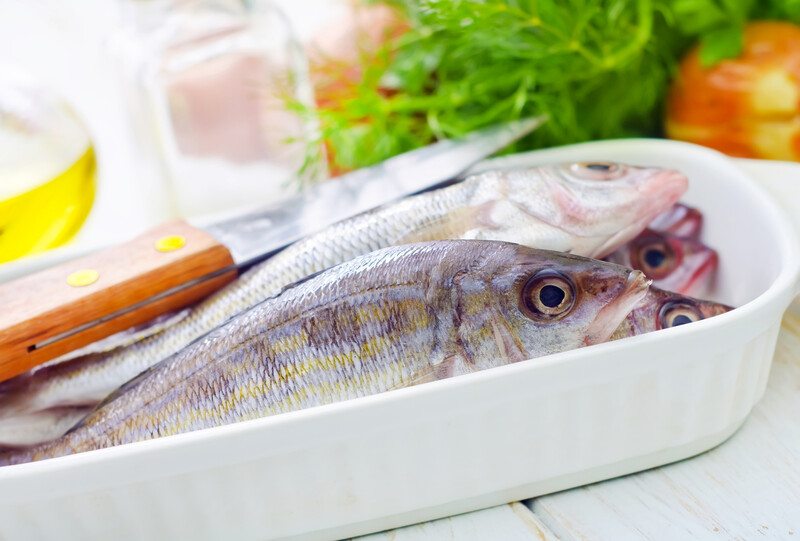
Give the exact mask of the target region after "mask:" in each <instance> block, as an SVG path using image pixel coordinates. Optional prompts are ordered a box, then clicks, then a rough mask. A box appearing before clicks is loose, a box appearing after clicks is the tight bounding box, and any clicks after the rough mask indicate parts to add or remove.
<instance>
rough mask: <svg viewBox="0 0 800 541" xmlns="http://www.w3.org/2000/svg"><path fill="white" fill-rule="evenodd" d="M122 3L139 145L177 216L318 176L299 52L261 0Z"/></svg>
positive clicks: (268, 198) (240, 202)
mask: <svg viewBox="0 0 800 541" xmlns="http://www.w3.org/2000/svg"><path fill="white" fill-rule="evenodd" d="M122 7H123V10H122V15H123V27H124V31H123V33H122V35H121V36H120V37H119V39H120V41H119V42H118V43H121V44H122V46H121V47H120V48H119V49H118V51H121V54H122V60H123V63H124V68H125V74H126V75H125V77H124V78H125V80H127V81H128V82H130V83H132V84H130V85H128V94H129V95H128V103H129V107H130V110H131V115H132V117H133V118H132V120H133V121H134V123H135V124H136V133H137V134H138V138H139V144H140V147H141V148H140V150H141V155H142V156H143V157H147V156H149V157H152V158H154V159H156V160H158V161H159V162H160V164H161V168H160V170H161V173H162V174H163V175H164V177H165V178H166V179H167V181H168V184H169V185H170V186H171V192H172V195H173V200H174V203H175V211H176V214H178V215H180V216H184V217H197V216H208V215H210V214H217V215H218V214H228V213H231V212H244V211H246V210H248V209H250V208H253V207H258V206H263V205H265V204H270V203H274V202H276V201H280V200H282V199H284V198H286V197H288V196H290V195H292V194H294V193H296V192H297V191H298V188H299V187H301V186H302V185H303V184H304V183H307V182H309V181H314V180H316V179H318V178H321V177H322V176H324V175H325V170H324V160H323V159H321V157H322V154H321V152H322V151H321V149H320V148H318V147H315V146H314V145H312V144H311V141H314V140H315V133H314V125H313V123H312V122H310V121H309V120H308V118H309V117H310V115H309V114H308V113H309V112H310V111H311V110H312V104H313V98H312V91H311V87H310V83H309V81H308V73H307V65H306V61H305V58H304V55H303V51H302V49H301V48H300V47H299V46H298V45H297V43H296V42H295V39H294V37H293V35H292V31H291V27H290V25H289V23H288V21H287V20H286V19H285V17H284V16H283V15H282V14H281V12H280V11H279V10H278V9H277V8H276V7H275V6H274V5H273V4H272V3H271V2H269V1H267V0H252V1H247V0H122ZM301 109H304V110H305V113H306V114H299V113H298V112H297V111H298V110H301ZM147 147H150V148H147Z"/></svg>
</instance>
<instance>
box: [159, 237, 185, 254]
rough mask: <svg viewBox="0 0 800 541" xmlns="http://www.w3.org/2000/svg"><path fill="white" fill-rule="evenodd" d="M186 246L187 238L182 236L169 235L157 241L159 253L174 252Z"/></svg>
mask: <svg viewBox="0 0 800 541" xmlns="http://www.w3.org/2000/svg"><path fill="white" fill-rule="evenodd" d="M184 246H186V237H184V236H182V235H169V236H166V237H161V238H160V239H158V240H157V241H156V250H158V251H159V252H174V251H175V250H180V249H181V248H183V247H184Z"/></svg>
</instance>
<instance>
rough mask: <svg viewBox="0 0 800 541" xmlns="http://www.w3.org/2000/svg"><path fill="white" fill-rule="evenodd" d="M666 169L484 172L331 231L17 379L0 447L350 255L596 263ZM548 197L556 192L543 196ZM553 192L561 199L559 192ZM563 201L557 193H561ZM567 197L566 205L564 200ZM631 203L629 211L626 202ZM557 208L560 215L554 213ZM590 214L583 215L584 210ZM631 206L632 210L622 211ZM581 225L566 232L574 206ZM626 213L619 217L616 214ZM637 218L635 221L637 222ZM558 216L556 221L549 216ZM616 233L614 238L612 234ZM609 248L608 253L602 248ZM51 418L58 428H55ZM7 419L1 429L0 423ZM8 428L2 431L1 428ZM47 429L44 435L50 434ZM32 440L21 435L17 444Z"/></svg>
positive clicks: (674, 186)
mask: <svg viewBox="0 0 800 541" xmlns="http://www.w3.org/2000/svg"><path fill="white" fill-rule="evenodd" d="M685 187H686V179H685V177H683V176H681V175H679V174H677V173H675V172H671V171H666V170H659V169H654V168H633V167H629V168H627V170H626V174H625V175H624V176H622V177H620V178H619V179H616V180H603V181H601V182H596V181H587V180H586V179H582V178H577V177H575V175H574V174H573V170H572V169H570V168H569V167H566V166H548V167H542V168H533V169H526V170H519V171H512V172H502V171H501V172H489V173H484V174H481V175H477V176H474V177H471V178H469V179H466V180H465V181H463V182H460V183H458V184H455V185H452V186H448V187H446V188H442V189H438V190H433V191H430V192H427V193H424V194H420V195H417V196H414V197H409V198H407V199H404V200H402V201H399V202H397V203H394V204H391V205H387V206H385V207H382V208H379V209H376V210H374V211H370V212H367V213H365V214H362V215H359V216H355V217H353V218H350V219H348V220H345V221H343V222H340V223H337V224H334V225H332V226H330V227H328V228H326V229H325V230H323V231H321V232H319V233H317V234H314V235H312V236H310V237H308V238H306V239H304V240H302V241H300V242H298V243H296V244H294V245H292V246H290V247H289V248H287V249H286V250H284V251H283V252H281V253H279V254H277V255H276V256H274V257H273V258H271V259H269V260H267V261H266V262H264V263H261V264H260V265H258V266H256V267H254V268H253V269H251V270H249V271H247V272H245V273H244V274H243V275H242V276H241V277H240V278H239V279H238V280H237V281H236V282H234V283H233V284H231V285H229V286H227V287H226V288H224V289H222V290H220V291H219V292H217V293H216V294H214V295H212V296H210V297H209V298H208V299H206V300H204V301H202V302H201V303H199V304H198V305H196V306H195V307H194V308H193V309H192V310H191V311H190V313H189V314H188V315H187V316H185V317H183V318H182V319H180V320H179V321H177V323H175V324H173V325H171V326H170V327H169V328H167V329H165V330H163V331H162V332H159V333H158V334H155V335H153V336H150V337H148V338H145V339H143V340H141V341H138V342H136V343H134V344H131V345H128V346H126V347H121V348H117V349H113V350H111V351H106V352H102V353H95V354H91V355H87V356H84V357H80V358H77V359H73V360H70V361H68V362H63V363H60V364H56V365H51V366H48V367H44V368H41V369H39V370H37V371H34V372H32V373H28V374H24V375H22V376H20V377H18V378H15V379H14V380H10V381H8V382H5V383H3V384H2V385H0V445H2V444H3V443H5V444H18V440H17V441H15V440H14V438H15V437H16V434H15V432H14V431H13V426H14V422H13V420H14V417H15V416H19V415H24V414H30V413H32V412H42V416H41V423H40V426H39V427H37V428H35V429H34V427H33V421H34V420H35V417H33V416H29V417H28V420H29V424H28V426H29V427H31V431H33V432H38V433H39V434H41V436H40V439H39V441H44V440H46V439H49V438H48V435H49V437H50V438H52V437H53V436H55V435H58V432H56V431H55V426H56V424H55V423H54V420H55V419H56V418H52V416H48V409H49V408H54V407H59V406H78V407H75V408H74V412H73V415H74V417H75V421H77V420H79V419H80V418H81V417H82V416H83V415H85V413H86V406H89V407H91V406H93V405H95V404H96V403H97V402H99V401H100V400H102V399H103V398H104V397H105V396H107V395H108V393H110V392H111V391H113V390H114V389H115V388H116V387H118V386H119V385H121V384H122V383H124V382H125V381H127V380H129V379H130V378H132V377H134V376H136V375H137V374H138V373H140V372H141V371H142V370H144V369H146V368H148V367H149V366H152V365H153V364H155V363H156V362H158V361H160V360H162V359H164V358H166V357H168V356H169V355H171V354H173V353H175V352H177V351H179V350H180V349H181V348H184V347H186V346H187V345H188V344H190V343H191V342H192V341H194V340H196V339H198V338H199V337H201V336H203V335H204V334H205V333H207V332H209V331H211V330H213V329H215V328H217V327H218V326H220V325H221V324H222V323H224V322H225V321H227V320H228V319H229V318H230V317H232V316H234V315H235V314H237V313H239V312H241V311H243V310H246V309H248V308H250V307H252V306H254V305H255V304H257V303H258V302H260V301H262V300H264V299H265V298H268V297H270V296H273V295H275V294H277V293H278V292H279V291H280V290H281V289H282V288H283V287H285V286H286V285H288V284H291V283H292V282H295V281H297V280H300V279H302V278H304V277H306V276H308V275H311V274H314V273H316V272H319V271H321V270H323V269H326V268H329V267H331V266H334V265H337V264H339V263H342V262H344V261H347V260H349V259H352V258H353V257H355V256H358V255H361V254H365V253H368V252H370V251H373V250H377V249H379V248H383V247H386V246H391V245H396V244H400V243H409V242H418V241H427V240H437V239H445V238H478V239H489V240H494V239H496V240H507V241H512V242H519V243H522V244H527V245H530V246H534V247H539V248H548V249H555V250H561V251H571V252H573V253H578V254H580V255H587V256H592V257H597V256H599V255H602V254H600V253H598V252H597V250H598V249H599V247H601V246H603V247H604V246H605V245H606V243H607V241H608V240H609V239H610V238H613V239H614V240H615V241H616V242H617V243H622V242H625V241H626V240H628V239H629V238H631V237H632V236H634V235H635V234H636V233H638V231H639V230H641V228H643V227H644V224H646V223H647V222H649V221H650V219H651V218H652V216H654V215H655V214H657V213H658V212H660V211H661V210H664V209H666V208H668V207H669V206H670V205H671V204H672V203H673V202H674V201H675V200H676V199H677V198H678V197H679V195H680V194H681V193H682V192H683V191H684V190H685ZM554 190H556V191H558V192H559V193H561V195H560V196H559V197H552V196H551V193H553V191H554ZM562 192H563V193H562ZM565 194H566V195H565ZM570 198H572V199H570ZM637 202H638V203H639V204H638V205H636V204H635V203H637ZM559 204H565V205H567V207H568V208H567V209H562V208H560V207H558V205H559ZM595 206H596V207H597V208H593V207H595ZM632 206H634V207H636V208H641V213H639V214H637V213H634V212H630V211H629V210H630V208H631V207H632ZM581 207H584V210H585V211H586V216H587V220H586V221H585V223H583V224H582V225H581V227H580V228H579V229H575V227H576V225H575V224H576V223H577V222H578V220H576V216H575V214H576V209H579V208H581ZM619 209H626V212H618V210H619ZM640 214H641V215H640ZM561 215H564V223H561V222H559V216H561ZM620 232H623V233H624V234H620ZM614 247H616V244H615V245H614V246H610V248H614ZM64 415H65V414H64V413H63V412H61V413H59V416H58V417H57V419H58V420H59V423H60V424H58V426H63V424H64V422H63V420H62V419H63V417H64ZM6 420H7V421H8V422H7V423H6V422H5V421H6ZM6 426H8V427H9V428H8V429H6V428H5V427H6ZM51 426H52V428H51ZM32 439H34V438H33V437H32V436H31V437H27V438H26V441H30V440H32Z"/></svg>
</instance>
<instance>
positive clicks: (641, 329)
mask: <svg viewBox="0 0 800 541" xmlns="http://www.w3.org/2000/svg"><path fill="white" fill-rule="evenodd" d="M731 310H733V308H732V307H731V306H728V305H726V304H721V303H717V302H713V301H704V300H700V299H695V298H692V297H687V296H686V295H681V294H679V293H672V292H670V291H664V290H663V289H659V288H657V287H653V286H651V287H650V290H649V291H648V292H647V295H645V297H644V298H643V299H642V300H641V301H640V302H639V304H638V305H636V308H634V309H633V310H632V311H631V313H630V314H628V316H627V317H626V318H625V320H624V321H623V322H622V323H621V324H620V326H619V328H617V330H616V331H614V334H613V336H612V337H611V339H612V340H617V339H620V338H627V337H629V336H636V335H639V334H645V333H649V332H653V331H657V330H659V329H668V328H670V327H677V326H679V325H685V324H687V323H693V322H695V321H700V320H702V319H706V318H709V317H714V316H718V315H720V314H724V313H725V312H729V311H731Z"/></svg>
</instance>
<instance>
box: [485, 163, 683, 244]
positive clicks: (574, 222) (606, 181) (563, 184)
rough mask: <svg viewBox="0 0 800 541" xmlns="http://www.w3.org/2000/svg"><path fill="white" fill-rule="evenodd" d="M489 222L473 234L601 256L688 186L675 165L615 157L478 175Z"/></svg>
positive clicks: (644, 223)
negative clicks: (658, 165) (625, 161)
mask: <svg viewBox="0 0 800 541" xmlns="http://www.w3.org/2000/svg"><path fill="white" fill-rule="evenodd" d="M474 182H479V183H483V185H482V186H481V187H480V189H478V190H477V191H476V193H477V194H479V199H480V202H482V203H483V205H481V206H480V208H481V209H482V214H481V216H480V219H479V223H480V224H481V226H482V227H483V229H482V230H480V229H479V230H478V233H476V234H473V235H472V237H473V238H483V239H486V240H505V241H508V242H515V243H518V244H525V245H528V246H534V247H536V248H543V249H549V250H555V251H560V252H569V253H573V254H577V255H583V256H587V257H596V258H600V257H603V256H605V255H607V254H609V253H611V252H612V251H614V249H616V248H617V247H618V246H620V245H622V244H624V243H626V242H628V241H629V240H630V239H632V238H633V237H635V236H636V235H637V234H639V233H640V232H641V231H642V230H643V229H644V228H645V227H646V226H647V224H648V223H649V222H650V221H651V220H652V219H653V218H654V217H655V216H657V215H658V214H660V213H661V212H663V211H664V210H666V209H668V208H670V207H671V206H672V205H673V204H674V203H675V202H676V201H677V200H678V198H679V197H680V196H681V195H682V194H683V193H684V192H685V191H686V188H687V180H686V177H685V176H683V175H682V174H680V173H678V172H677V171H672V170H668V169H659V168H655V167H636V166H632V165H624V164H620V163H612V162H588V163H571V164H561V165H550V166H543V167H536V168H527V169H514V170H499V171H490V172H487V173H484V174H482V175H478V176H477V178H476V179H475V180H474Z"/></svg>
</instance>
